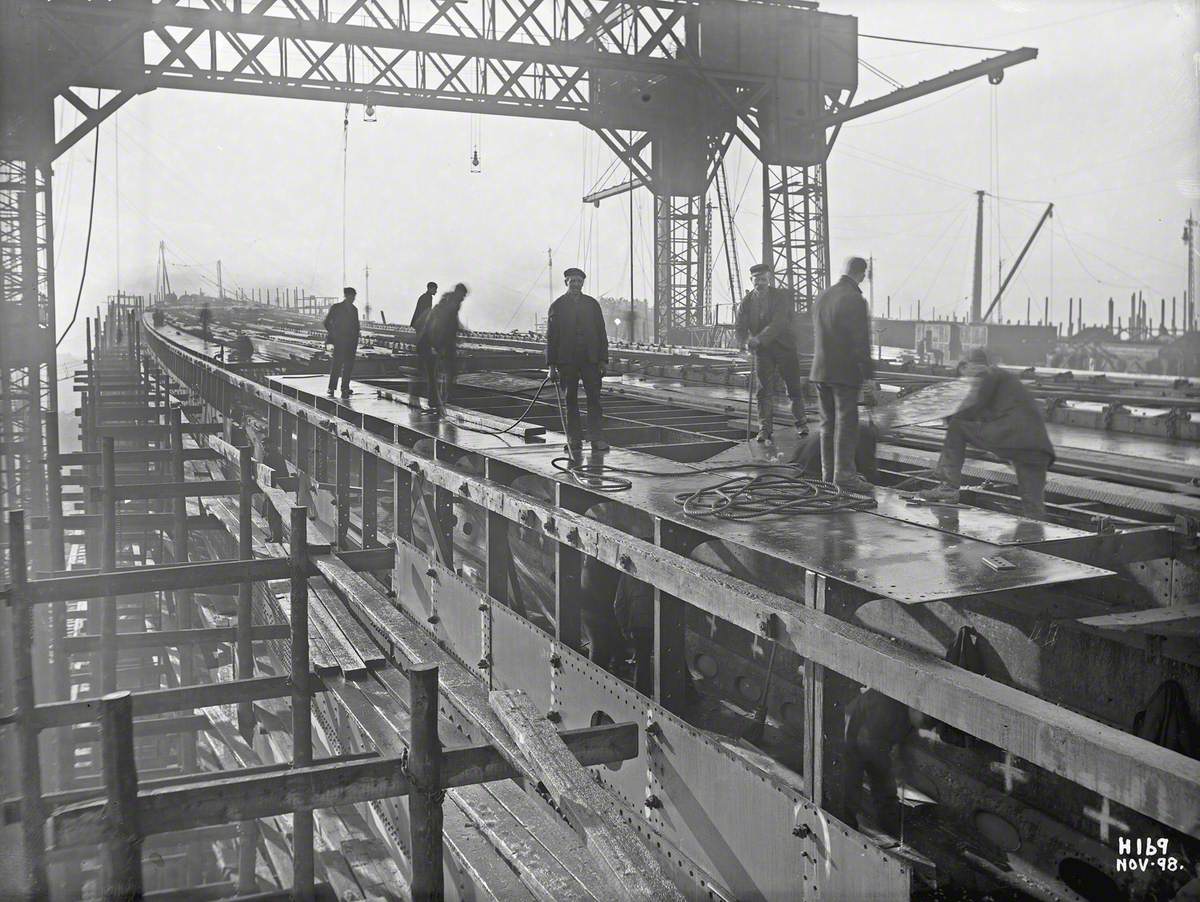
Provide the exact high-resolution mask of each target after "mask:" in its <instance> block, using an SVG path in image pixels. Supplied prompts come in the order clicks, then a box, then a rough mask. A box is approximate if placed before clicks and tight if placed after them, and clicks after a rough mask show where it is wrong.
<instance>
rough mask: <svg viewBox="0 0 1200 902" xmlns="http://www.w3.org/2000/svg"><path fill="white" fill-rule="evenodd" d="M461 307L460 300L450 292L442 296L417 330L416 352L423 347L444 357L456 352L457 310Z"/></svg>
mask: <svg viewBox="0 0 1200 902" xmlns="http://www.w3.org/2000/svg"><path fill="white" fill-rule="evenodd" d="M461 306H462V300H461V299H460V298H458V297H456V296H454V295H453V294H451V293H450V292H447V293H446V294H443V295H442V298H441V300H439V301H438V302H437V306H435V307H434V308H433V309H432V310H430V311H429V313H428V314H427V315H426V316H425V318H424V320H423V321H422V322H421V325H420V327H419V328H418V330H417V347H418V350H419V349H420V348H421V347H422V346H425V347H427V348H431V349H432V350H434V351H436V352H437V353H439V354H443V355H446V356H452V355H454V354H456V353H457V352H458V330H459V323H458V310H459V308H460V307H461Z"/></svg>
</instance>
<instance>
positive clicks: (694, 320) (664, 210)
mask: <svg viewBox="0 0 1200 902" xmlns="http://www.w3.org/2000/svg"><path fill="white" fill-rule="evenodd" d="M705 231H706V217H705V203H704V198H703V197H661V196H660V197H655V198H654V335H655V338H656V339H657V340H658V341H660V342H662V341H664V340H667V338H668V336H669V333H670V330H672V329H677V328H686V327H691V326H703V325H705V324H706V323H707V321H708V313H709V312H708V310H707V309H706V308H705V304H704V296H705V292H704V282H705V277H706V275H707V266H706V265H705V262H704V256H705V253H704V248H705V246H706V243H707V239H706V237H705Z"/></svg>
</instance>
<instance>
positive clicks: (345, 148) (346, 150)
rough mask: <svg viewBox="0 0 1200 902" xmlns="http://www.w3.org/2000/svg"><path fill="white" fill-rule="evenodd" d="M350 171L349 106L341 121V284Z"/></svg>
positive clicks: (343, 273) (343, 278)
mask: <svg viewBox="0 0 1200 902" xmlns="http://www.w3.org/2000/svg"><path fill="white" fill-rule="evenodd" d="M349 170H350V104H346V111H345V115H344V117H343V119H342V284H343V285H345V284H346V176H347V173H348V172H349Z"/></svg>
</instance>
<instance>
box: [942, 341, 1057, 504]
mask: <svg viewBox="0 0 1200 902" xmlns="http://www.w3.org/2000/svg"><path fill="white" fill-rule="evenodd" d="M964 375H966V376H967V377H969V378H970V379H972V380H973V382H974V384H973V385H972V387H971V393H970V395H968V397H967V400H966V401H965V402H963V406H962V407H960V408H959V409H958V412H957V413H955V414H954V416H952V417H950V418H949V419H947V420H946V443H945V445H943V446H942V455H941V457H940V458H939V459H938V465H937V469H936V470H935V471H934V472H935V474H936V475H937V477H938V479H940V480H941V483H940V484H939V485H938V486H936V487H935V488H932V489H928V490H927V491H924V492H921V493H920V494H919V497H920V498H922V499H923V500H925V501H932V502H945V503H950V504H956V503H957V502H958V490H959V486H961V485H962V468H963V463H964V461H965V459H966V452H967V445H969V444H970V445H974V446H975V447H976V448H981V449H983V450H984V451H990V452H991V453H992V454H995V455H996V456H997V457H999V458H1002V459H1004V460H1007V461H1008V462H1009V463H1011V464H1012V466H1013V469H1014V470H1016V473H1017V492H1018V493H1019V494H1020V496H1021V511H1022V513H1024V514H1025V516H1026V517H1032V518H1034V519H1037V520H1040V519H1044V518H1045V516H1046V501H1045V495H1046V471H1047V470H1048V469H1049V468H1050V465H1051V464H1052V463H1054V445H1053V444H1052V443H1051V442H1050V436H1049V435H1047V434H1046V423H1045V421H1044V420H1043V419H1042V413H1041V411H1040V410H1039V409H1038V406H1037V402H1036V401H1035V400H1034V398H1033V395H1032V394H1031V393H1030V391H1029V389H1027V388H1026V387H1025V386H1024V385H1023V384H1022V383H1021V380H1020V379H1018V378H1017V377H1016V376H1014V375H1013V374H1012V373H1010V372H1008V371H1007V370H1003V369H1001V368H1000V367H998V366H992V365H991V361H990V360H989V359H988V355H987V351H985V350H984V349H983V348H976V349H975V350H973V351H971V353H970V354H969V355H968V356H967V359H966V361H965V372H964Z"/></svg>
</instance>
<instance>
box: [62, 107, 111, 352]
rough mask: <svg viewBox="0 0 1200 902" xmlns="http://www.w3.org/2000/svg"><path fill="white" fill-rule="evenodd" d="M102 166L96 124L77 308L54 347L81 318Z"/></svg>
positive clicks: (76, 297)
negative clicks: (90, 192) (98, 175)
mask: <svg viewBox="0 0 1200 902" xmlns="http://www.w3.org/2000/svg"><path fill="white" fill-rule="evenodd" d="M96 107H97V109H99V107H100V90H99V89H97V90H96ZM99 168H100V126H98V125H97V126H96V144H95V147H94V148H93V149H92V198H91V200H90V201H89V202H88V227H87V239H86V240H85V241H84V244H83V271H82V272H80V274H79V291H78V293H77V294H76V295H75V309H74V310H73V311H72V312H71V321H70V322H69V323H67V328H66V329H64V330H63V334H62V335H60V336H59V338H58V341H56V342H55V343H54V347H55V348H58V347H59V346H60V345H61V344H62V343H63V341H65V340H66V337H67V336H68V335H69V334H70V332H71V328H72V327H73V326H74V325H75V321H76V320H77V319H79V304H80V302H81V301H82V300H83V285H84V282H85V281H86V280H87V267H88V257H89V256H91V250H92V223H93V222H94V220H95V213H96V172H97V170H99Z"/></svg>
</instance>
